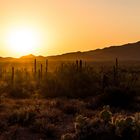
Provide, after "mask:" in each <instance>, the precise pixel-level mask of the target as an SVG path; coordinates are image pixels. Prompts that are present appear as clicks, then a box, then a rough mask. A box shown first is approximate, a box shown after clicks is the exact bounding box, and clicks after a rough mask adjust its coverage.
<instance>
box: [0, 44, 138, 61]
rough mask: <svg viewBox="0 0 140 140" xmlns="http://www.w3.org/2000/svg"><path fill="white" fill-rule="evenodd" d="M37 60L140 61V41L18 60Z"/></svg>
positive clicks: (23, 57) (1, 58)
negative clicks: (116, 59)
mask: <svg viewBox="0 0 140 140" xmlns="http://www.w3.org/2000/svg"><path fill="white" fill-rule="evenodd" d="M34 58H37V59H39V60H43V59H48V60H76V59H84V60H93V61H110V60H114V59H115V58H118V59H119V60H124V61H128V60H135V61H139V60H140V41H139V42H135V43H128V44H125V45H121V46H111V47H106V48H103V49H96V50H90V51H85V52H80V51H78V52H71V53H65V54H62V55H55V56H46V57H45V56H34V55H32V54H30V55H27V56H22V57H20V58H18V59H19V60H21V59H22V60H27V59H34ZM0 60H15V58H11V57H8V58H3V57H0Z"/></svg>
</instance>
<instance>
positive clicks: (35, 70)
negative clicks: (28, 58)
mask: <svg viewBox="0 0 140 140" xmlns="http://www.w3.org/2000/svg"><path fill="white" fill-rule="evenodd" d="M34 73H35V74H36V59H35V60H34Z"/></svg>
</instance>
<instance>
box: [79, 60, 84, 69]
mask: <svg viewBox="0 0 140 140" xmlns="http://www.w3.org/2000/svg"><path fill="white" fill-rule="evenodd" d="M82 67H83V61H82V60H80V61H79V68H80V71H81V70H82Z"/></svg>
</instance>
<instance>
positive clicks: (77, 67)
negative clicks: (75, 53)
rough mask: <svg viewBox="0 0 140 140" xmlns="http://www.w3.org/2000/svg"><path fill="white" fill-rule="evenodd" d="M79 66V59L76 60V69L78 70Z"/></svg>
mask: <svg viewBox="0 0 140 140" xmlns="http://www.w3.org/2000/svg"><path fill="white" fill-rule="evenodd" d="M78 67H79V65H78V60H76V70H78Z"/></svg>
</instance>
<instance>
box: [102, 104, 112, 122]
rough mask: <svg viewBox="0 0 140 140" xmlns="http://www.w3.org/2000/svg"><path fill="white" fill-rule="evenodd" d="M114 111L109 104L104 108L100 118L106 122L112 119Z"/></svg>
mask: <svg viewBox="0 0 140 140" xmlns="http://www.w3.org/2000/svg"><path fill="white" fill-rule="evenodd" d="M111 117H112V113H111V111H110V107H109V106H104V107H103V110H102V111H101V112H100V118H101V119H103V120H104V121H105V122H109V121H111Z"/></svg>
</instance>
